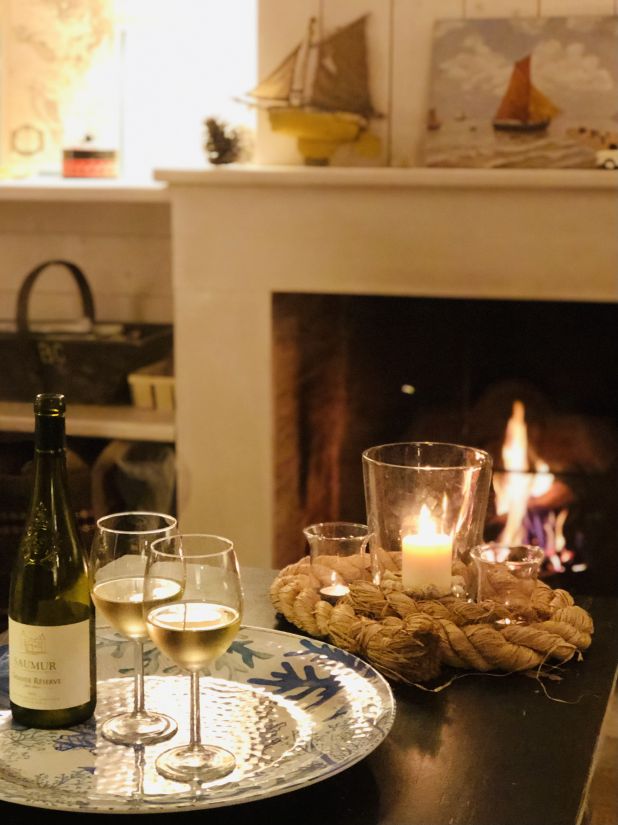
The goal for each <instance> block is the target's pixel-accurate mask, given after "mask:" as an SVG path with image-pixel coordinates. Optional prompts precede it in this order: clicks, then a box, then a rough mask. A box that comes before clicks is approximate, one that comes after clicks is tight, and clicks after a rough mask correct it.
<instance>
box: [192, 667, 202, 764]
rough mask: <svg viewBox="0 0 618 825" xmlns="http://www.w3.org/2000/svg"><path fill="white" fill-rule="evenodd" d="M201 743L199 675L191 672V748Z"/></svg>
mask: <svg viewBox="0 0 618 825" xmlns="http://www.w3.org/2000/svg"><path fill="white" fill-rule="evenodd" d="M201 742H202V737H201V733H200V674H199V672H197V671H193V672H192V673H191V747H192V748H197V747H199V746H200V745H201Z"/></svg>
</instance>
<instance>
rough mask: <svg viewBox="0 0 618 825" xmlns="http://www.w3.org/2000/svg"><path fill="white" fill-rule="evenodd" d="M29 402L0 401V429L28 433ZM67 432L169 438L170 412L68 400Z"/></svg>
mask: <svg viewBox="0 0 618 825" xmlns="http://www.w3.org/2000/svg"><path fill="white" fill-rule="evenodd" d="M33 428H34V420H33V413H32V404H30V403H28V402H20V401H0V432H2V431H4V432H13V433H32V432H33ZM67 434H68V435H72V436H81V437H86V438H117V439H120V440H131V441H158V442H173V441H174V440H175V437H176V426H175V420H174V413H173V412H160V411H157V410H140V409H137V408H136V407H128V406H117V407H116V406H97V405H90V404H89V405H85V404H84V405H80V404H72V405H71V406H70V407H69V409H68V410H67Z"/></svg>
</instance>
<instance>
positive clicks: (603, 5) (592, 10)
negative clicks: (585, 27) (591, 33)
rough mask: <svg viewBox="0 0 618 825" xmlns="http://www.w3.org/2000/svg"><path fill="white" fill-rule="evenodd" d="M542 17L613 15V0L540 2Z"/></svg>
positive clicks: (546, 0) (542, 0)
mask: <svg viewBox="0 0 618 825" xmlns="http://www.w3.org/2000/svg"><path fill="white" fill-rule="evenodd" d="M540 3H541V15H542V16H543V17H564V16H566V15H569V14H589V15H595V14H615V3H614V0H540Z"/></svg>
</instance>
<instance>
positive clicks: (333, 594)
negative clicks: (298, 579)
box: [303, 521, 369, 604]
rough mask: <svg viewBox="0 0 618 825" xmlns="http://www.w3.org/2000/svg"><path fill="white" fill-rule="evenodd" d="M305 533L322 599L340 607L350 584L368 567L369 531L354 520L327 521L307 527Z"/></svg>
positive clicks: (312, 570) (365, 526) (313, 571)
mask: <svg viewBox="0 0 618 825" xmlns="http://www.w3.org/2000/svg"><path fill="white" fill-rule="evenodd" d="M303 533H304V535H305V538H306V539H307V542H308V543H309V553H310V561H311V572H312V573H313V575H314V576H315V577H316V579H317V580H318V582H319V593H320V597H321V598H322V599H324V601H327V602H330V603H331V604H336V602H338V601H339V599H341V598H342V597H343V596H346V595H347V594H348V593H349V592H350V588H349V587H348V582H350V581H353V580H354V579H357V578H359V577H362V576H363V575H364V573H365V571H366V569H367V567H368V565H367V564H366V563H365V559H364V555H365V551H366V548H367V542H368V540H369V528H368V527H367V525H366V524H355V523H353V522H350V521H324V522H321V523H320V524H311V525H310V526H309V527H305V529H304V530H303Z"/></svg>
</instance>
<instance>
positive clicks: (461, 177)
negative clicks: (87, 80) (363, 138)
mask: <svg viewBox="0 0 618 825" xmlns="http://www.w3.org/2000/svg"><path fill="white" fill-rule="evenodd" d="M155 179H156V180H159V181H165V182H166V183H168V184H172V185H176V186H216V187H219V186H221V187H228V186H229V187H234V186H255V187H263V186H269V187H277V186H280V187H286V186H290V187H295V186H302V187H320V188H330V187H337V188H339V187H375V188H385V187H386V188H393V189H398V188H434V187H435V188H453V189H465V188H471V189H586V190H595V189H598V190H608V189H609V190H615V191H616V192H617V193H618V171H616V172H614V171H609V170H603V169H455V168H453V169H437V168H407V169H401V168H394V167H387V168H385V167H370V168H368V167H363V168H360V167H354V168H351V167H341V166H339V167H330V168H321V167H313V168H312V167H304V166H251V165H238V166H237V165H233V164H232V165H230V166H225V167H221V166H219V167H215V166H213V167H207V168H205V169H159V170H157V171H156V172H155Z"/></svg>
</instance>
